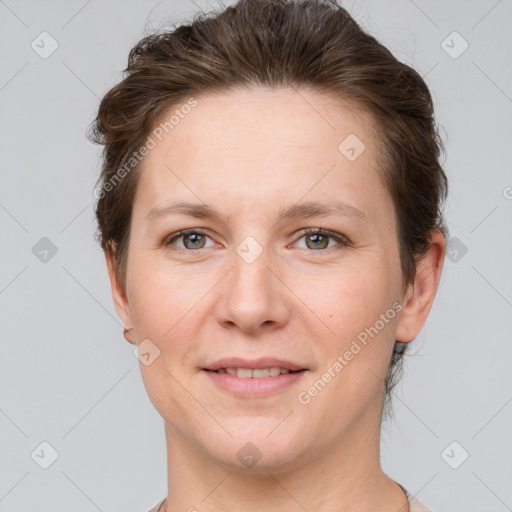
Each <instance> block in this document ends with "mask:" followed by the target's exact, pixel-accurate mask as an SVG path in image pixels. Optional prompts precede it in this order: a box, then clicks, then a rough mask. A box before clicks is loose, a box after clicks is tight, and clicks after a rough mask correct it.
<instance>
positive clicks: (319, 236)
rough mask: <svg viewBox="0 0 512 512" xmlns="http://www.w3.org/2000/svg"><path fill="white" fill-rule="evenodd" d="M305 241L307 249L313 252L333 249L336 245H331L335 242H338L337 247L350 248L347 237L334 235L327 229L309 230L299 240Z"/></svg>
mask: <svg viewBox="0 0 512 512" xmlns="http://www.w3.org/2000/svg"><path fill="white" fill-rule="evenodd" d="M302 239H304V240H305V248H306V249H312V250H316V251H318V250H322V249H331V248H332V247H333V245H334V246H336V244H331V243H330V242H332V241H333V240H334V241H336V242H338V243H337V245H343V246H348V245H349V241H348V239H347V238H346V237H344V236H343V235H341V234H339V233H333V232H331V231H327V230H325V229H320V228H318V229H313V228H308V229H306V230H304V231H303V232H302V236H301V237H300V238H299V240H302Z"/></svg>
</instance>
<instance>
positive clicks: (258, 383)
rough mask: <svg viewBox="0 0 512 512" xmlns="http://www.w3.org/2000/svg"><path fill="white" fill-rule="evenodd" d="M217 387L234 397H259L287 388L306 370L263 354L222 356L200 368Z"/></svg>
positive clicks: (306, 369)
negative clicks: (253, 358)
mask: <svg viewBox="0 0 512 512" xmlns="http://www.w3.org/2000/svg"><path fill="white" fill-rule="evenodd" d="M202 371H203V373H204V374H205V375H206V376H208V377H210V379H211V381H213V382H214V383H215V384H216V385H217V386H218V387H219V388H221V389H222V390H224V391H228V392H230V393H231V394H233V395H235V396H237V397H245V398H247V397H262V396H267V395H270V394H272V393H275V392H277V391H279V390H283V389H285V388H289V387H290V386H292V385H293V384H295V383H296V382H298V381H299V380H300V379H301V378H302V376H303V375H304V374H305V373H306V372H308V371H309V369H308V368H305V367H303V366H301V365H299V364H297V363H292V362H291V361H285V360H283V359H275V358H269V357H262V358H260V359H257V360H252V361H250V360H247V359H241V358H224V359H220V360H218V361H216V362H215V363H212V364H210V365H208V366H207V367H206V368H202Z"/></svg>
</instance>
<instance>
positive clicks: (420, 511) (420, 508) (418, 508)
mask: <svg viewBox="0 0 512 512" xmlns="http://www.w3.org/2000/svg"><path fill="white" fill-rule="evenodd" d="M397 483H398V482H397ZM398 485H400V484H398ZM400 487H401V488H402V490H403V491H404V493H405V495H406V496H407V499H408V500H409V507H410V512H430V510H429V509H428V508H426V507H425V506H424V505H422V504H421V503H420V502H419V501H418V500H417V499H416V498H415V497H414V496H412V495H411V494H410V493H409V492H407V489H404V487H402V486H401V485H400ZM164 501H165V498H164V499H163V500H161V501H159V502H158V503H157V504H156V505H155V506H154V507H153V508H152V509H151V510H148V512H158V509H159V508H160V507H161V506H162V505H163V503H164Z"/></svg>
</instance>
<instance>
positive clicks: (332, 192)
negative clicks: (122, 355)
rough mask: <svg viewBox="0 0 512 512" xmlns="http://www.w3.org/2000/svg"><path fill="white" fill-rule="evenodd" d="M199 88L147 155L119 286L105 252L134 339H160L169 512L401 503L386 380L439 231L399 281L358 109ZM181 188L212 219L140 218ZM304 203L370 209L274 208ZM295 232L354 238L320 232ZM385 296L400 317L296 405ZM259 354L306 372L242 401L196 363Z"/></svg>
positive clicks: (400, 507)
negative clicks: (353, 152) (390, 464)
mask: <svg viewBox="0 0 512 512" xmlns="http://www.w3.org/2000/svg"><path fill="white" fill-rule="evenodd" d="M196 98H197V99H198V105H197V106H196V107H195V108H194V109H193V110H192V111H191V113H190V114H189V115H187V116H186V117H185V118H184V119H182V120H181V121H180V123H179V125H177V126H175V127H174V129H173V130H172V131H170V132H169V134H167V135H166V136H165V137H164V138H163V140H162V141H161V142H159V143H158V145H157V146H156V147H155V148H154V149H152V150H151V151H150V153H149V154H148V155H147V156H146V158H145V160H144V162H143V168H142V172H141V176H140V182H139V186H138V190H137V195H136V198H135V202H134V206H133V212H132V225H131V232H130V244H129V250H128V261H127V274H126V283H127V285H126V290H125V291H124V290H121V289H120V286H119V283H118V281H117V280H116V276H115V272H114V267H113V262H112V259H111V257H110V255H108V254H107V255H106V256H107V265H108V269H109V275H110V280H111V285H112V293H113V298H114V302H115V305H116V309H117V311H118V313H119V315H120V317H121V319H122V320H123V322H124V325H125V326H127V327H130V326H134V327H133V329H131V330H130V331H129V332H128V334H127V339H128V340H129V341H131V342H132V343H136V344H139V343H140V342H141V341H142V340H145V339H150V340H151V342H152V343H154V345H156V346H157V347H158V349H159V350H160V356H159V357H157V358H156V359H155V360H154V361H153V362H152V364H150V365H149V366H145V365H143V364H142V363H141V372H142V376H143V380H144V384H145V387H146V390H147V392H148V395H149V397H150V399H151V401H152V403H153V404H154V406H155V407H156V409H157V410H158V412H159V413H160V414H161V416H162V417H163V418H164V420H165V432H166V441H167V451H168V486H169V487H168V489H169V496H168V499H167V501H166V503H165V507H164V509H165V510H166V511H167V512H171V511H172V512H175V511H176V512H177V511H186V510H200V511H201V512H203V511H204V512H207V511H221V510H222V511H228V512H230V511H233V512H234V511H237V512H238V511H240V510H244V511H245V512H252V511H258V512H259V511H261V510H262V509H263V510H273V511H277V512H284V511H287V512H288V511H289V512H292V511H293V512H295V511H303V510H304V509H307V510H315V511H317V512H324V511H325V512H327V511H328V512H332V511H333V510H334V508H333V503H335V504H336V506H335V510H337V511H343V512H348V511H358V512H362V511H368V512H369V511H371V510H372V511H374V510H380V511H383V512H385V511H393V512H398V511H401V512H406V511H407V509H408V505H407V500H406V498H405V496H404V494H403V492H402V491H401V489H400V488H399V487H398V485H397V484H396V483H395V482H394V481H393V480H392V479H391V478H389V477H388V476H387V475H385V474H384V473H383V471H382V469H381V466H380V460H379V441H380V423H381V413H382V403H383V388H382V384H383V382H384V379H385V376H386V373H387V371H388V363H389V358H390V355H391V352H392V349H393V344H394V341H395V340H400V341H403V342H408V341H411V340H412V339H414V338H415V337H416V335H417V334H418V333H419V331H420V330H421V328H422V326H423V324H424V322H425V320H426V318H427V315H428V313H429V311H430V308H431V305H432V302H433V300H434V297H435V294H436V290H437V286H438V282H439V279H440V276H441V270H442V264H443V259H444V254H445V240H444V238H443V236H442V234H441V233H440V232H439V231H434V232H432V243H431V246H430V249H429V251H428V253H427V254H426V256H425V257H424V258H423V259H422V260H421V262H420V263H419V264H418V268H417V276H416V279H415V282H414V283H412V284H411V285H409V286H408V287H407V289H406V291H405V293H404V291H403V288H402V284H403V283H402V275H401V269H400V259H399V253H398V240H397V236H396V222H397V220H396V217H395V212H394V208H393V202H392V199H391V196H390V194H389V193H388V191H387V189H386V188H385V186H384V184H383V182H382V180H381V177H380V175H379V172H380V171H379V167H378V162H379V158H378V152H377V149H376V139H375V134H374V133H373V132H372V127H373V126H374V123H373V122H372V118H371V116H370V115H369V114H367V113H364V112H361V111H359V112H358V111H355V110H354V109H348V108H346V109H344V108H342V107H341V106H340V104H339V103H335V102H334V100H333V98H330V97H328V96H325V95H320V94H319V93H316V92H311V91H307V90H301V91H300V93H299V92H297V91H294V90H290V89H284V88H282V89H276V90H272V91H268V90H263V89H254V90H252V91H250V92H248V91H245V92H241V91H236V92H235V91H232V92H229V93H225V94H215V95H213V94H212V95H205V96H202V97H196ZM352 133H353V134H356V135H357V137H358V138H359V139H360V140H361V141H363V142H364V144H365V146H366V149H365V150H364V152H363V153H362V154H361V155H360V156H359V157H358V158H357V159H356V160H354V161H349V160H348V159H347V158H346V157H345V156H344V155H343V154H342V153H341V152H340V151H339V150H338V145H339V144H340V142H341V141H342V140H343V139H344V138H345V137H346V136H347V135H349V134H352ZM177 200H180V201H191V202H199V203H206V204H207V205H208V206H210V207H211V208H214V209H215V210H217V211H218V212H219V214H220V215H221V219H218V220H216V219H203V218H195V217H192V216H188V215H182V214H169V215H162V216H159V217H157V218H149V219H148V217H147V216H148V213H149V212H150V211H151V210H152V209H154V208H164V207H166V206H168V205H169V204H170V203H172V202H174V201H177ZM305 201H315V202H319V203H322V204H324V205H325V204H326V203H327V202H330V201H343V202H345V203H348V204H350V205H352V206H354V207H356V208H357V209H359V210H360V211H362V212H363V217H358V216H350V215H344V216H341V215H336V214H329V215H324V216H314V217H310V218H291V219H286V220H282V221H279V220H278V218H277V215H278V212H279V211H280V209H281V208H283V207H287V206H290V205H294V204H297V203H302V202H305ZM186 228H197V229H200V230H201V231H202V232H203V233H204V234H206V238H204V237H203V239H204V246H202V245H201V243H203V242H200V243H199V244H198V243H197V238H196V239H192V240H190V239H189V238H186V237H185V238H183V237H181V238H177V239H175V240H174V241H171V242H170V243H168V244H167V245H166V243H165V242H166V241H167V242H169V240H170V239H172V236H170V235H172V234H173V233H176V232H177V231H179V230H181V229H186ZM306 228H324V229H327V230H330V231H332V232H334V233H337V234H339V235H343V236H345V237H347V238H348V240H349V243H348V245H343V244H341V243H340V242H339V241H337V240H336V239H333V238H327V239H323V240H324V242H321V241H320V242H319V241H318V239H315V238H314V235H313V236H311V235H310V236H308V235H307V234H304V233H303V230H304V229H306ZM247 236H251V237H253V238H254V239H255V240H256V241H257V243H258V244H259V245H260V247H261V249H262V250H263V252H262V253H261V254H260V255H259V256H258V257H257V258H256V259H255V261H253V262H252V263H248V262H247V261H245V260H244V259H243V258H242V257H240V256H239V254H238V253H237V252H236V249H237V247H238V246H239V244H241V242H242V241H243V240H244V239H245V238H246V237H247ZM203 239H201V240H203ZM326 240H327V241H326ZM327 242H328V244H327ZM315 243H316V245H315ZM184 244H186V245H184ZM194 244H195V245H194ZM195 247H199V248H195ZM318 247H320V248H318ZM251 250H254V249H251ZM396 301H398V302H399V303H400V304H401V305H402V310H401V311H400V312H399V314H397V315H396V316H395V317H394V318H393V319H392V320H390V321H389V322H388V323H386V324H385V326H384V328H382V329H381V330H380V331H379V332H378V335H376V336H375V337H374V338H373V339H371V341H370V342H369V343H368V344H367V345H366V346H365V347H364V348H363V349H362V350H361V351H360V352H359V353H358V354H357V355H355V356H354V358H353V359H352V360H351V361H350V362H349V364H347V365H346V366H345V367H344V368H343V370H342V371H341V372H339V373H337V374H336V376H335V377H333V378H332V380H331V381H330V382H329V383H328V384H327V385H326V386H325V387H324V388H323V389H322V391H321V392H320V393H318V394H317V396H315V397H314V398H312V399H311V401H310V402H309V403H308V404H301V403H299V401H298V400H297V395H298V393H299V392H300V391H304V390H307V389H308V388H309V386H311V385H312V384H313V383H314V382H315V381H317V380H318V379H319V378H321V377H322V374H323V373H325V372H326V371H327V369H328V368H329V367H332V365H333V363H334V362H335V361H336V360H337V357H338V355H340V354H343V353H344V352H345V351H346V350H347V349H348V348H349V347H350V344H351V342H352V341H353V340H354V339H355V338H356V337H357V335H358V334H359V333H361V332H362V331H364V329H365V328H368V327H370V326H373V325H374V324H375V322H376V320H378V319H379V316H380V315H381V314H385V313H386V311H387V310H389V309H390V308H391V306H392V304H393V303H394V302H396ZM262 355H266V356H273V357H277V358H283V359H288V360H291V361H293V362H295V363H298V364H299V365H301V366H302V367H305V368H308V372H306V373H305V374H304V375H303V376H302V377H301V379H300V381H299V382H298V383H296V384H293V385H292V386H290V387H289V388H286V389H283V390H280V391H278V392H276V393H274V394H272V395H270V396H267V397H253V398H244V399H242V398H237V397H235V396H233V395H232V394H230V393H229V392H227V391H224V390H221V389H219V388H218V387H217V386H216V385H214V384H213V383H212V382H211V381H210V379H209V378H208V377H207V376H206V375H205V374H204V372H201V368H204V367H205V366H206V365H207V364H208V363H211V362H213V361H215V360H217V359H219V358H221V357H229V356H239V357H244V358H247V359H254V358H257V357H260V356H262ZM247 442H251V443H253V444H254V445H255V446H256V447H257V448H258V450H259V452H260V453H261V454H262V456H261V459H260V460H259V461H258V462H257V464H256V465H255V466H253V467H250V468H249V467H246V466H245V465H244V464H243V463H242V462H241V460H239V458H238V457H237V453H238V451H239V450H240V449H241V448H242V447H243V446H244V445H245V444H246V443H247ZM191 507H194V508H191Z"/></svg>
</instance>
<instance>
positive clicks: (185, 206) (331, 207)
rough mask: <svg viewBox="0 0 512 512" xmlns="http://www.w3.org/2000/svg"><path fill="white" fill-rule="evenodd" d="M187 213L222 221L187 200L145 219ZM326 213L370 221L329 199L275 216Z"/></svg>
mask: <svg viewBox="0 0 512 512" xmlns="http://www.w3.org/2000/svg"><path fill="white" fill-rule="evenodd" d="M176 214H178V215H188V216H190V217H196V218H198V219H214V220H219V221H222V220H223V219H222V215H221V214H220V213H219V212H218V211H216V210H215V209H213V208H211V207H210V206H208V205H206V204H203V203H191V202H187V201H177V202H174V203H172V204H170V205H168V206H164V207H156V208H153V209H152V210H151V211H150V212H149V213H148V215H147V216H146V219H148V220H151V219H157V218H160V217H164V216H167V215H176ZM328 215H338V216H344V217H357V218H360V219H362V220H364V221H366V222H369V221H370V218H369V216H368V214H367V213H365V212H363V211H362V210H359V209H358V208H356V207H355V206H352V205H350V204H347V203H344V202H341V201H329V202H325V203H319V202H313V201H308V202H304V203H297V204H293V205H290V206H287V207H285V208H282V209H281V210H280V211H279V213H278V216H277V221H278V222H280V221H282V220H285V219H304V218H310V217H326V216H328Z"/></svg>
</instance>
